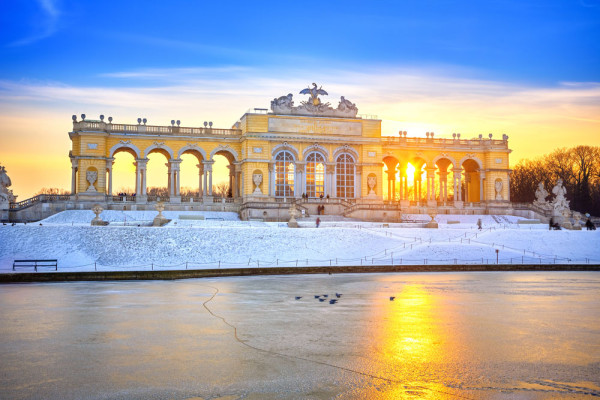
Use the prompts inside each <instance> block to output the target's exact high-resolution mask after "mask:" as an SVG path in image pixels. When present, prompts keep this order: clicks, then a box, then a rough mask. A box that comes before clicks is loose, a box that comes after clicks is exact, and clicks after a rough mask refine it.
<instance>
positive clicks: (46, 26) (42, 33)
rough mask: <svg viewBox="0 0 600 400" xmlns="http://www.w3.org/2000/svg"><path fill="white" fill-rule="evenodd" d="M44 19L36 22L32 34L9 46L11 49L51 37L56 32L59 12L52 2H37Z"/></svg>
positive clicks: (41, 0)
mask: <svg viewBox="0 0 600 400" xmlns="http://www.w3.org/2000/svg"><path fill="white" fill-rule="evenodd" d="M37 2H38V4H39V6H40V9H41V11H42V13H43V14H44V18H43V19H40V20H36V27H35V30H34V32H33V33H32V34H31V35H30V36H27V37H25V38H23V39H19V40H17V41H15V42H12V43H10V44H9V46H11V47H18V46H27V45H30V44H32V43H35V42H37V41H39V40H42V39H45V38H47V37H50V36H52V35H53V34H54V33H55V32H56V31H57V30H58V21H59V19H60V15H61V12H60V10H59V9H58V7H57V5H56V3H55V2H54V0H37Z"/></svg>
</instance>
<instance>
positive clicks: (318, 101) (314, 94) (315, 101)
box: [300, 83, 328, 107]
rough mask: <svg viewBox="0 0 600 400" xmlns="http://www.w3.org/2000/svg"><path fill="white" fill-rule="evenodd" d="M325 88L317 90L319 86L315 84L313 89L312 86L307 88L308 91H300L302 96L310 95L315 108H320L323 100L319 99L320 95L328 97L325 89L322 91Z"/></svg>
mask: <svg viewBox="0 0 600 400" xmlns="http://www.w3.org/2000/svg"><path fill="white" fill-rule="evenodd" d="M322 87H323V86H321V87H320V88H318V89H317V84H316V83H313V87H312V88H311V87H310V86H309V87H307V88H306V89H303V90H301V91H300V94H308V95H310V99H311V102H312V105H313V106H315V107H316V106H319V105H321V99H319V95H320V94H321V95H323V96H327V95H328V94H327V92H326V91H324V90H323V89H321V88H322Z"/></svg>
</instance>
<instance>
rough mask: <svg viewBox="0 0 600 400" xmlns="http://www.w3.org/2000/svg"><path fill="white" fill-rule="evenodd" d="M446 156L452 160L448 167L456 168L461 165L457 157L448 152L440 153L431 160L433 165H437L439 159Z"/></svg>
mask: <svg viewBox="0 0 600 400" xmlns="http://www.w3.org/2000/svg"><path fill="white" fill-rule="evenodd" d="M444 158H445V159H447V160H448V161H450V165H449V166H448V167H450V166H452V168H456V167H458V166H459V164H457V163H456V159H455V158H454V157H452V156H450V155H448V154H440V155H438V156H436V157H434V159H433V160H431V165H432V166H436V165H437V163H438V161H440V160H443V159H444Z"/></svg>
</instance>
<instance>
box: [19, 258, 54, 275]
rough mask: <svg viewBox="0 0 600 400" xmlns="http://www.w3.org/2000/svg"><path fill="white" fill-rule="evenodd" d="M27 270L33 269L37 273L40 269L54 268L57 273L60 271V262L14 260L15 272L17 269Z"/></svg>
mask: <svg viewBox="0 0 600 400" xmlns="http://www.w3.org/2000/svg"><path fill="white" fill-rule="evenodd" d="M21 267H23V268H27V267H33V268H34V270H35V271H36V272H37V269H38V267H49V268H52V267H54V270H55V271H58V260H14V261H13V268H12V269H13V271H15V268H21Z"/></svg>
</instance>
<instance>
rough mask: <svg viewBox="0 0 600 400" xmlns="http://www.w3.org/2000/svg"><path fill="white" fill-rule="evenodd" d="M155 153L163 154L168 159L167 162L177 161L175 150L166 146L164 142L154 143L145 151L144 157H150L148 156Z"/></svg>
mask: <svg viewBox="0 0 600 400" xmlns="http://www.w3.org/2000/svg"><path fill="white" fill-rule="evenodd" d="M153 151H156V152H159V153H161V154H162V155H164V156H165V157H167V160H169V161H170V160H173V159H175V155H174V152H173V149H171V148H170V147H169V146H167V145H166V144H164V142H161V143H159V142H154V143H153V144H151V145H150V146H148V147H146V149H145V150H144V155H145V156H146V157H148V155H149V154H150V153H151V152H153Z"/></svg>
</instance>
